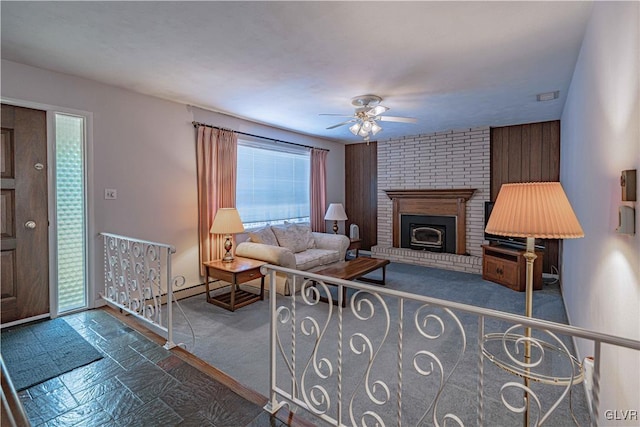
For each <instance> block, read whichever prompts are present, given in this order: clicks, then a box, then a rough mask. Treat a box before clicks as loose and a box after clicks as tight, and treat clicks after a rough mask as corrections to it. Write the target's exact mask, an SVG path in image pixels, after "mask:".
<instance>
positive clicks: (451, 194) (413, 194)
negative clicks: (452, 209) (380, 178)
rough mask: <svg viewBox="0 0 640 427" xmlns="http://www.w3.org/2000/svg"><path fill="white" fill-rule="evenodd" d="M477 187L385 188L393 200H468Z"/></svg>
mask: <svg viewBox="0 0 640 427" xmlns="http://www.w3.org/2000/svg"><path fill="white" fill-rule="evenodd" d="M475 191H476V189H475V188H453V189H451V188H446V189H434V190H384V192H385V193H387V196H389V198H390V199H391V200H394V199H459V198H462V199H464V201H465V202H466V201H467V200H469V199H470V198H471V196H473V193H475Z"/></svg>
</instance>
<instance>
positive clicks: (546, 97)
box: [537, 90, 560, 102]
mask: <svg viewBox="0 0 640 427" xmlns="http://www.w3.org/2000/svg"><path fill="white" fill-rule="evenodd" d="M558 96H560V91H559V90H556V91H555V92H545V93H539V94H538V95H537V98H538V102H543V101H553V100H554V99H558Z"/></svg>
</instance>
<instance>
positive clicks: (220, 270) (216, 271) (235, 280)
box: [203, 257, 267, 311]
mask: <svg viewBox="0 0 640 427" xmlns="http://www.w3.org/2000/svg"><path fill="white" fill-rule="evenodd" d="M203 264H204V266H205V267H206V268H207V279H206V282H205V288H206V292H207V302H208V303H210V304H214V305H217V306H220V307H222V308H226V309H227V310H231V311H235V309H236V308H240V307H244V306H245V305H248V304H251V303H253V302H256V301H258V300H264V276H263V275H262V273H260V267H262V266H263V265H265V264H267V263H266V262H264V261H259V260H255V259H250V258H242V257H235V258H234V260H233V261H232V262H222V261H221V260H215V261H208V262H205V263H203ZM209 277H211V278H213V279H219V280H224V281H225V282H228V283H229V292H226V293H223V294H220V295H215V296H211V292H210V289H209ZM258 277H259V278H260V294H259V295H258V294H254V293H251V292H247V291H245V290H242V289H240V285H241V284H242V283H246V282H248V281H250V280H253V279H257V278H258Z"/></svg>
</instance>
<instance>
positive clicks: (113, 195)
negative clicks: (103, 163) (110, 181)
mask: <svg viewBox="0 0 640 427" xmlns="http://www.w3.org/2000/svg"><path fill="white" fill-rule="evenodd" d="M117 198H118V190H116V189H115V188H105V189H104V199H105V200H115V199H117Z"/></svg>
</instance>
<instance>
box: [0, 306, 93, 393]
mask: <svg viewBox="0 0 640 427" xmlns="http://www.w3.org/2000/svg"><path fill="white" fill-rule="evenodd" d="M1 340H2V357H3V359H4V362H5V365H6V366H7V372H9V376H10V377H11V381H12V382H13V386H14V387H15V389H16V390H17V391H20V390H24V389H27V388H29V387H31V386H34V385H36V384H40V383H41V382H44V381H46V380H49V379H51V378H54V377H57V376H58V375H61V374H64V373H65V372H69V371H72V370H74V369H76V368H79V367H81V366H84V365H87V364H89V363H91V362H94V361H96V360H99V359H102V357H103V356H102V354H101V353H100V352H99V351H98V350H96V349H95V348H94V347H93V346H92V345H91V344H89V343H88V342H87V341H86V340H85V339H84V338H82V336H80V334H78V332H76V331H75V330H74V329H73V328H72V327H71V326H70V325H69V324H68V323H67V322H66V321H64V319H61V318H58V319H53V320H46V321H41V322H37V323H31V324H27V325H22V326H16V327H12V328H9V329H6V330H3V331H2V335H1Z"/></svg>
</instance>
